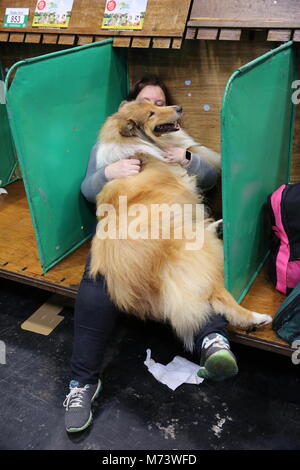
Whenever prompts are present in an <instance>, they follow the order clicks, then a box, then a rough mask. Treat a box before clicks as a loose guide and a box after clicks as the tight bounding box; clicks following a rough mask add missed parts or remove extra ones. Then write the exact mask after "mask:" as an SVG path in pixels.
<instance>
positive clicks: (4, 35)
mask: <svg viewBox="0 0 300 470" xmlns="http://www.w3.org/2000/svg"><path fill="white" fill-rule="evenodd" d="M8 37H9V33H1V32H0V42H6V41H8Z"/></svg>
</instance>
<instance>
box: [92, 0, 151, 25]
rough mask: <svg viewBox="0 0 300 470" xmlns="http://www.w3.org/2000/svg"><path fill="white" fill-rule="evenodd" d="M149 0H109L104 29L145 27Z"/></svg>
mask: <svg viewBox="0 0 300 470" xmlns="http://www.w3.org/2000/svg"><path fill="white" fill-rule="evenodd" d="M147 3H148V0H127V1H126V0H125V1H124V0H122V1H120V0H107V1H106V5H105V11H104V16H103V21H102V26H101V27H102V29H110V30H131V31H132V30H135V29H137V30H140V29H143V26H144V20H145V14H146V8H147Z"/></svg>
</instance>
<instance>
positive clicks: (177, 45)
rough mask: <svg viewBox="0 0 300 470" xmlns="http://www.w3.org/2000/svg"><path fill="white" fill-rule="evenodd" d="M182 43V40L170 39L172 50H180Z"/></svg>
mask: <svg viewBox="0 0 300 470" xmlns="http://www.w3.org/2000/svg"><path fill="white" fill-rule="evenodd" d="M182 43H183V39H182V38H174V39H172V49H181V46H182Z"/></svg>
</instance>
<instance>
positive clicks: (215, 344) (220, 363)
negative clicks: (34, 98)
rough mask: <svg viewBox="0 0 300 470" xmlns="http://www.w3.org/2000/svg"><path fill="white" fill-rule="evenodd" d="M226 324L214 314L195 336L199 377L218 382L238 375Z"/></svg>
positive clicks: (221, 316)
mask: <svg viewBox="0 0 300 470" xmlns="http://www.w3.org/2000/svg"><path fill="white" fill-rule="evenodd" d="M227 324H228V322H227V320H226V318H225V317H224V316H223V315H217V314H215V315H213V316H212V317H211V318H210V320H209V321H208V322H207V323H206V325H205V326H204V328H202V329H201V330H200V331H199V332H198V333H197V335H196V336H195V343H194V344H195V352H196V353H197V354H198V357H200V367H201V368H200V370H199V372H198V375H199V376H200V377H203V378H209V379H212V380H216V381H220V380H224V379H227V378H229V377H232V376H234V375H236V374H237V373H238V366H237V363H236V358H235V356H234V354H233V353H232V352H231V351H230V345H229V341H228V333H227Z"/></svg>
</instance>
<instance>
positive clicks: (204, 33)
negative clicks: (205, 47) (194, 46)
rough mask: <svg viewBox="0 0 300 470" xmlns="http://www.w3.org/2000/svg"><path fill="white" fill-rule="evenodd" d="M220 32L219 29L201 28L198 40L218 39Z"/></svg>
mask: <svg viewBox="0 0 300 470" xmlns="http://www.w3.org/2000/svg"><path fill="white" fill-rule="evenodd" d="M218 32H219V30H218V28H199V29H198V32H197V39H217V37H218Z"/></svg>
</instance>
